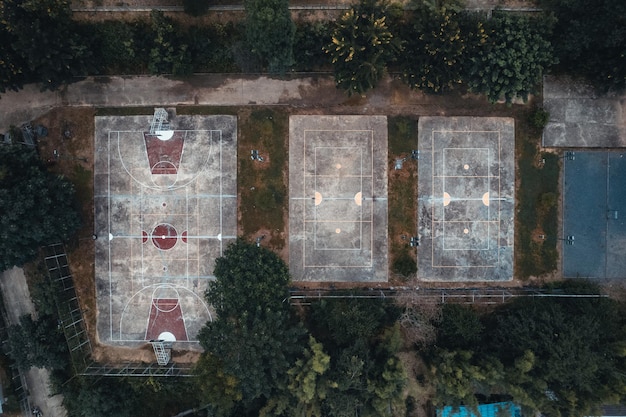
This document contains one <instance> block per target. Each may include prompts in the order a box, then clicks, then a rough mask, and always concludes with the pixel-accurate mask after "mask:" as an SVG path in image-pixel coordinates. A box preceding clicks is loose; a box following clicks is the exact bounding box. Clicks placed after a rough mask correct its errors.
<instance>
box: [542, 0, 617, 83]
mask: <svg viewBox="0 0 626 417" xmlns="http://www.w3.org/2000/svg"><path fill="white" fill-rule="evenodd" d="M540 4H541V5H542V6H543V7H546V8H548V9H549V10H551V11H552V12H553V13H554V15H555V16H556V19H557V23H556V26H555V30H554V32H553V33H554V37H553V42H552V44H553V45H554V46H555V54H556V56H557V57H558V58H559V61H560V62H561V64H562V68H563V70H565V71H567V72H570V73H573V74H575V75H583V76H585V77H587V78H589V79H590V80H592V81H593V82H594V83H595V84H596V85H597V86H598V87H600V88H601V89H603V90H609V89H616V90H623V89H624V88H625V87H626V3H625V2H623V1H622V0H596V1H594V2H589V1H586V0H541V1H540Z"/></svg>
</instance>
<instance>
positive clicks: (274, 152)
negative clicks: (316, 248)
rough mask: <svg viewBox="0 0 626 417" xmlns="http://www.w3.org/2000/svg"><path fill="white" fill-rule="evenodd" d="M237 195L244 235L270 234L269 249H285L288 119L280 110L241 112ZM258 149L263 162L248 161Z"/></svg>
mask: <svg viewBox="0 0 626 417" xmlns="http://www.w3.org/2000/svg"><path fill="white" fill-rule="evenodd" d="M239 126H240V135H239V141H238V142H239V143H238V147H239V174H238V183H239V196H240V201H239V204H240V213H241V227H242V229H243V235H244V236H251V235H253V234H255V233H257V232H258V231H259V230H267V231H268V233H270V236H267V237H268V238H269V244H270V246H271V247H272V248H275V249H282V248H283V247H284V246H285V218H286V213H287V204H288V199H287V177H286V174H285V173H286V172H287V162H288V160H287V138H288V135H289V131H288V127H289V116H288V114H287V113H286V112H284V111H282V110H280V109H267V108H266V109H259V110H242V111H241V112H240V113H239ZM252 149H257V150H259V153H260V155H261V156H262V157H264V158H265V160H264V161H263V162H259V161H253V160H252V159H251V158H250V151H251V150H252Z"/></svg>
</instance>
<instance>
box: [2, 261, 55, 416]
mask: <svg viewBox="0 0 626 417" xmlns="http://www.w3.org/2000/svg"><path fill="white" fill-rule="evenodd" d="M0 289H2V296H3V299H4V305H5V306H6V309H7V315H8V317H9V322H10V324H17V323H18V322H19V318H20V317H21V316H23V315H25V314H33V313H34V312H35V306H34V305H33V303H32V301H31V298H30V292H29V291H28V285H27V284H26V277H25V276H24V270H23V269H21V268H17V267H14V268H13V269H9V270H7V271H4V272H3V273H2V276H1V277H0ZM24 376H25V378H26V384H27V387H26V389H27V391H28V392H29V401H30V404H31V405H32V406H35V405H36V406H38V407H39V408H40V409H41V411H42V413H43V415H44V416H45V417H66V416H67V411H66V410H65V408H63V404H62V403H63V396H61V395H55V396H50V395H51V392H50V389H49V385H50V374H49V373H48V371H47V370H45V369H38V368H31V369H30V370H29V371H28V372H26V373H25V375H24Z"/></svg>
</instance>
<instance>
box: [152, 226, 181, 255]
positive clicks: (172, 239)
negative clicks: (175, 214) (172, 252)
mask: <svg viewBox="0 0 626 417" xmlns="http://www.w3.org/2000/svg"><path fill="white" fill-rule="evenodd" d="M176 242H178V232H177V231H176V228H175V227H174V226H172V225H171V224H167V223H161V224H159V225H157V226H156V227H155V228H154V230H153V231H152V244H153V245H154V246H156V248H157V249H160V250H169V249H172V248H173V247H174V246H175V245H176Z"/></svg>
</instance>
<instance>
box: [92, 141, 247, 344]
mask: <svg viewBox="0 0 626 417" xmlns="http://www.w3.org/2000/svg"><path fill="white" fill-rule="evenodd" d="M120 132H121V131H109V132H108V140H107V144H106V146H107V176H106V178H107V194H106V196H103V197H105V198H106V199H107V201H108V203H107V208H108V213H107V216H108V218H107V228H108V232H109V234H112V233H113V229H112V228H113V227H114V221H113V220H112V213H111V211H112V207H113V204H114V203H115V201H120V198H121V199H122V200H123V199H126V198H128V199H129V206H128V210H129V212H130V218H129V220H128V221H129V223H128V227H129V228H130V229H129V232H130V233H119V231H117V232H116V235H115V236H114V239H115V240H120V239H139V240H141V239H143V235H142V233H141V231H142V230H143V229H145V227H144V219H146V218H147V219H149V218H160V219H163V218H164V219H165V220H164V221H165V222H167V223H171V222H173V221H174V219H175V218H176V217H179V216H182V217H183V218H182V221H183V223H184V224H185V225H186V226H185V228H186V230H185V231H187V239H188V240H190V239H192V240H196V242H197V241H198V240H203V239H207V240H214V241H217V242H219V243H218V244H219V252H220V255H221V254H223V239H224V238H231V239H234V238H235V237H236V236H225V235H224V228H223V205H224V201H225V200H226V199H229V200H230V199H233V198H236V197H237V196H236V195H232V194H228V195H224V194H223V178H222V176H221V175H220V176H219V177H220V178H219V194H197V195H190V194H189V192H190V189H189V185H191V184H193V183H194V181H198V179H199V175H201V174H202V173H203V172H206V170H207V168H209V166H208V161H209V159H210V158H211V156H212V152H213V150H214V149H215V147H214V146H213V140H214V139H215V137H214V136H213V132H219V139H218V140H219V141H220V147H219V152H220V159H219V170H220V172H221V170H222V168H223V155H222V152H223V147H222V146H223V144H222V132H221V131H215V130H202V131H194V132H207V133H208V134H209V136H210V146H209V151H208V153H207V157H206V159H204V163H202V165H201V167H200V168H199V169H198V170H197V172H196V173H195V175H194V176H193V177H192V179H191V180H190V181H186V183H185V184H183V185H182V186H181V185H179V186H176V187H167V188H165V189H164V187H163V186H156V187H151V186H150V185H146V184H143V182H142V181H140V180H138V178H135V177H136V175H133V168H131V167H129V166H127V164H125V160H124V159H123V157H122V150H121V147H120V141H121V137H120ZM184 132H185V133H184V135H185V138H186V137H187V135H188V133H189V132H190V131H184ZM128 133H131V134H132V133H137V134H142V132H140V131H137V132H135V131H128ZM140 142H141V143H142V146H143V150H144V152H145V151H146V149H145V141H143V140H141V141H140ZM114 143H115V144H117V145H118V146H117V150H113V149H112V146H113V144H114ZM185 150H186V147H184V146H183V153H182V155H181V168H182V166H183V162H184V160H183V158H184V157H185V156H186V154H185ZM115 151H117V157H118V158H119V161H118V162H119V164H120V165H121V167H122V168H123V170H122V171H121V172H119V173H117V174H115V173H113V172H112V164H113V162H112V159H111V157H112V152H115ZM114 174H115V175H127V176H128V177H130V178H131V181H130V187H131V188H130V193H128V194H126V193H124V194H118V195H115V194H112V192H111V187H112V184H111V182H112V176H113V175H114ZM135 181H137V184H139V186H138V187H137V188H135ZM181 188H182V190H180V189H181ZM147 190H152V191H159V190H164V191H163V192H164V194H163V195H155V194H152V193H150V194H147V193H146V191H147ZM174 190H180V191H179V192H178V193H179V194H170V193H171V192H173V191H174ZM181 192H182V193H184V194H180V193H181ZM151 198H153V199H159V198H165V199H171V198H174V200H175V201H180V205H182V207H180V208H182V209H183V210H182V211H180V212H179V211H174V212H168V213H167V215H166V216H165V217H163V213H158V212H151V213H143V211H144V210H146V209H147V207H145V206H143V204H144V203H145V202H147V201H149V200H150V199H151ZM190 198H194V200H195V205H196V211H195V213H196V214H192V213H193V212H192V211H190V209H191V207H192V206H191V205H190V201H189V199H190ZM214 198H215V199H218V201H219V202H218V206H219V210H220V218H219V233H218V234H217V235H213V234H207V233H204V234H202V233H197V232H198V231H200V226H199V221H200V216H201V215H202V213H200V209H199V206H198V204H199V202H200V200H205V201H210V200H211V199H214ZM137 199H138V201H137ZM173 207H175V208H176V207H177V205H174V206H173ZM137 210H138V211H137ZM192 215H193V216H195V217H196V218H195V221H196V223H197V227H196V234H195V235H191V236H190V234H189V221H190V220H191V219H190V216H192ZM135 227H139V229H141V230H140V231H139V232H137V233H134V228H135ZM150 232H151V231H150V230H147V233H150ZM179 232H180V233H181V235H180V236H178V238H179V239H181V240H182V232H183V230H180V231H179ZM149 236H150V235H149ZM113 244H114V242H113V241H111V240H109V241H108V243H107V245H108V275H109V291H108V292H109V314H108V315H109V335H110V340H111V341H123V340H122V338H121V337H122V333H123V331H124V329H123V328H122V327H121V324H122V323H121V322H120V327H119V332H120V336H119V338H117V339H113V328H114V326H113V321H112V320H113V297H112V296H113V295H114V294H117V293H116V292H114V290H113V282H112V281H113V278H114V275H115V276H117V278H119V276H118V275H119V272H116V270H115V269H116V268H115V266H114V265H113V261H114V260H113V256H112V247H113ZM146 244H150V241H148V242H147V243H146ZM177 246H178V245H177ZM129 248H130V251H129V253H130V259H131V261H130V262H131V263H132V262H133V260H134V258H135V257H139V259H137V261H139V263H140V265H142V267H141V268H140V271H136V270H135V272H134V274H135V275H133V276H132V277H130V286H131V294H128V293H125V294H122V295H123V298H125V299H127V303H128V302H130V300H132V299H133V298H134V297H135V295H136V294H139V292H140V291H141V290H142V288H146V286H150V285H154V284H149V283H148V281H152V282H154V280H155V279H157V280H161V281H159V282H167V281H169V280H170V278H173V279H181V278H183V281H185V282H186V284H184V287H183V288H187V289H189V290H191V289H192V282H191V280H192V278H198V279H211V278H213V277H212V276H210V275H201V274H200V246H199V245H196V248H195V251H196V252H197V253H196V257H195V259H192V258H193V257H192V254H191V252H190V248H189V245H186V248H185V250H184V252H185V256H184V257H182V258H180V257H178V256H167V259H166V255H169V254H166V253H164V252H163V251H159V252H157V253H158V257H159V258H160V263H161V264H163V265H165V266H166V267H167V270H164V271H163V272H164V273H163V274H162V275H160V276H147V275H146V273H147V272H148V269H147V267H148V259H147V257H146V256H147V255H146V254H145V252H144V244H143V242H142V241H141V243H140V248H139V249H137V248H134V245H133V244H131V245H130V246H129ZM135 250H139V251H140V253H136V252H135ZM192 261H195V262H194V263H196V264H197V266H196V267H197V269H196V272H195V274H193V277H192V276H190V275H189V272H192V271H190V262H192ZM172 262H174V263H176V262H183V263H184V264H183V266H182V268H183V273H184V274H185V275H184V276H181V275H173V274H174V271H173V270H172V269H171V268H169V267H168V266H169V264H170V263H172ZM152 266H154V265H152ZM131 267H133V268H135V267H134V266H132V265H131ZM157 270H158V268H157ZM137 272H139V274H140V275H139V279H140V280H141V281H142V283H141V284H140V285H139V288H135V279H134V278H135V276H136V273H137ZM153 272H154V271H153ZM131 275H132V274H131ZM162 280H165V281H162ZM168 285H169V284H168ZM171 285H176V284H171ZM128 295H130V299H128V298H127V296H128ZM201 301H202V300H201ZM202 302H203V303H204V301H202ZM204 307H205V309H206V310H207V312H209V310H208V307H207V306H206V305H205V306H204ZM181 308H182V307H181ZM209 315H210V312H209ZM127 341H136V340H127Z"/></svg>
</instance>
